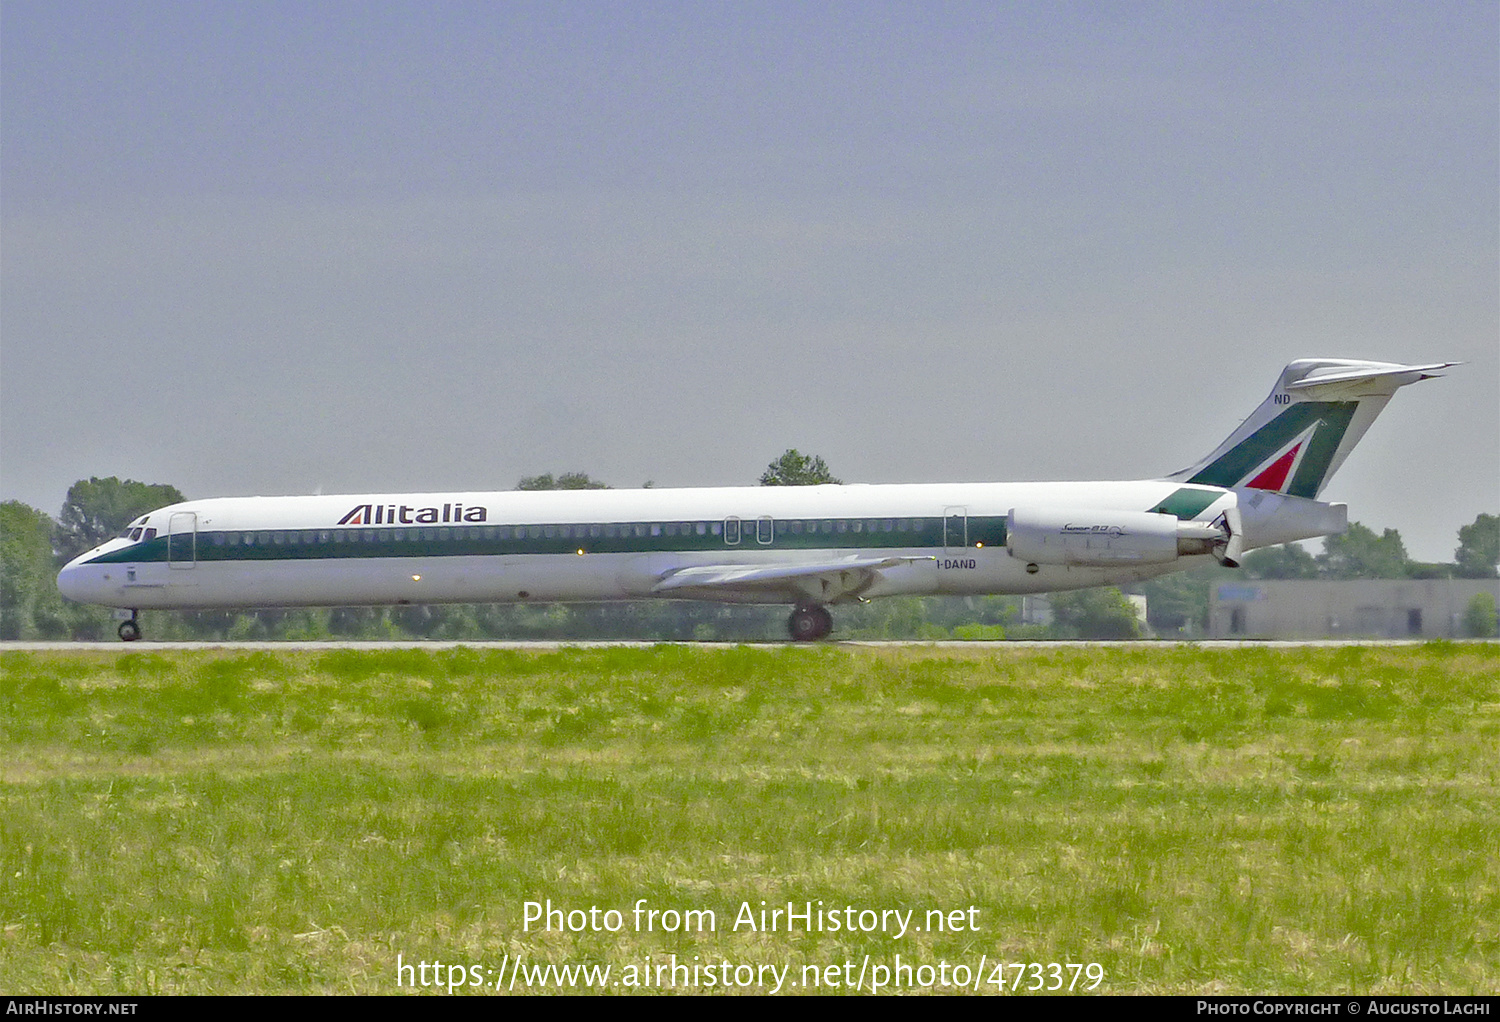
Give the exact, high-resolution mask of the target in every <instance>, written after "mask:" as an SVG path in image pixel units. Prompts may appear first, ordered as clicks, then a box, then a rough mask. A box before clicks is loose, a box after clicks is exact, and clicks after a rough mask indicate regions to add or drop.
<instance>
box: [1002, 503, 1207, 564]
mask: <svg viewBox="0 0 1500 1022" xmlns="http://www.w3.org/2000/svg"><path fill="white" fill-rule="evenodd" d="M1228 539H1229V530H1228V529H1227V528H1225V527H1224V526H1223V525H1222V524H1220V523H1219V522H1215V523H1214V524H1208V523H1206V522H1183V521H1179V520H1178V519H1177V517H1176V516H1175V515H1159V514H1154V513H1152V512H1150V511H1100V510H1088V509H1084V510H1061V511H1058V510H1047V509H1036V508H1012V509H1011V512H1010V514H1008V515H1007V516H1006V518H1005V545H1006V548H1007V549H1009V550H1010V554H1011V556H1012V557H1015V558H1017V559H1019V560H1022V561H1025V562H1027V563H1028V564H1069V565H1093V566H1101V567H1102V566H1109V565H1119V564H1166V563H1168V562H1170V561H1175V560H1176V559H1177V558H1178V557H1186V556H1190V555H1193V554H1208V553H1213V552H1214V549H1215V547H1222V546H1223V545H1224V544H1225V543H1226V542H1227V541H1228Z"/></svg>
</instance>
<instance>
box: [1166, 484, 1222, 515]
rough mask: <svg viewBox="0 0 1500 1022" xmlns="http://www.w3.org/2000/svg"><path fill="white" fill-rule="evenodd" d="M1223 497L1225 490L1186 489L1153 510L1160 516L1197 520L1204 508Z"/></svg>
mask: <svg viewBox="0 0 1500 1022" xmlns="http://www.w3.org/2000/svg"><path fill="white" fill-rule="evenodd" d="M1223 495H1224V491H1223V490H1193V489H1188V488H1186V487H1184V488H1182V489H1180V490H1177V491H1175V492H1174V493H1173V494H1172V495H1171V496H1170V497H1168V498H1167V499H1166V500H1163V501H1161V502H1160V503H1158V504H1156V505H1155V506H1153V507H1152V508H1151V510H1152V511H1155V512H1156V513H1157V514H1159V515H1176V516H1177V517H1178V518H1181V519H1183V520H1184V521H1186V520H1189V519H1193V518H1197V517H1198V515H1199V514H1200V513H1201V512H1202V511H1203V509H1204V508H1206V507H1208V505H1210V504H1212V503H1213V502H1214V501H1216V500H1218V499H1219V498H1220V497H1222V496H1223Z"/></svg>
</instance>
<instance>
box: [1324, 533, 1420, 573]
mask: <svg viewBox="0 0 1500 1022" xmlns="http://www.w3.org/2000/svg"><path fill="white" fill-rule="evenodd" d="M1317 560H1318V571H1319V574H1321V575H1322V576H1323V577H1324V578H1338V579H1349V578H1405V577H1406V564H1407V557H1406V544H1404V543H1402V542H1401V533H1399V532H1397V531H1396V530H1395V529H1386V530H1385V532H1383V533H1381V534H1380V535H1379V536H1377V535H1375V532H1374V530H1373V529H1370V528H1367V527H1366V526H1363V525H1361V524H1359V523H1358V522H1350V523H1349V531H1348V532H1345V533H1344V534H1343V535H1342V536H1329V537H1328V538H1327V539H1325V540H1324V541H1323V553H1321V554H1319V555H1318V558H1317Z"/></svg>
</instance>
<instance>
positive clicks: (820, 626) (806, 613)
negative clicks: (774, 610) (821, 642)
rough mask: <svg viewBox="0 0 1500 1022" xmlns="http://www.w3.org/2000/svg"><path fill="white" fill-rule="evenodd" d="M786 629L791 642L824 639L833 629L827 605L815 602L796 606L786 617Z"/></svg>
mask: <svg viewBox="0 0 1500 1022" xmlns="http://www.w3.org/2000/svg"><path fill="white" fill-rule="evenodd" d="M786 626H787V630H788V631H790V632H791V633H792V641H793V642H815V641H817V640H818V639H825V638H827V637H828V633H829V632H832V631H833V615H832V614H830V613H829V612H828V608H827V607H823V606H818V605H816V604H811V605H805V606H801V607H798V608H797V609H796V610H794V611H792V616H791V617H790V618H788V619H787V622H786Z"/></svg>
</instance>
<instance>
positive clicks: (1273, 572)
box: [1241, 543, 1318, 578]
mask: <svg viewBox="0 0 1500 1022" xmlns="http://www.w3.org/2000/svg"><path fill="white" fill-rule="evenodd" d="M1241 564H1242V565H1243V567H1244V569H1245V572H1246V574H1248V575H1249V576H1250V577H1251V578H1317V577H1318V562H1317V560H1316V559H1315V558H1314V557H1313V555H1312V554H1310V553H1308V552H1307V550H1305V549H1304V548H1303V547H1302V546H1301V545H1300V544H1297V543H1283V544H1282V545H1281V546H1271V547H1264V548H1262V549H1260V550H1252V551H1251V552H1250V553H1249V554H1247V555H1246V556H1245V559H1244V561H1242V562H1241Z"/></svg>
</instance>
